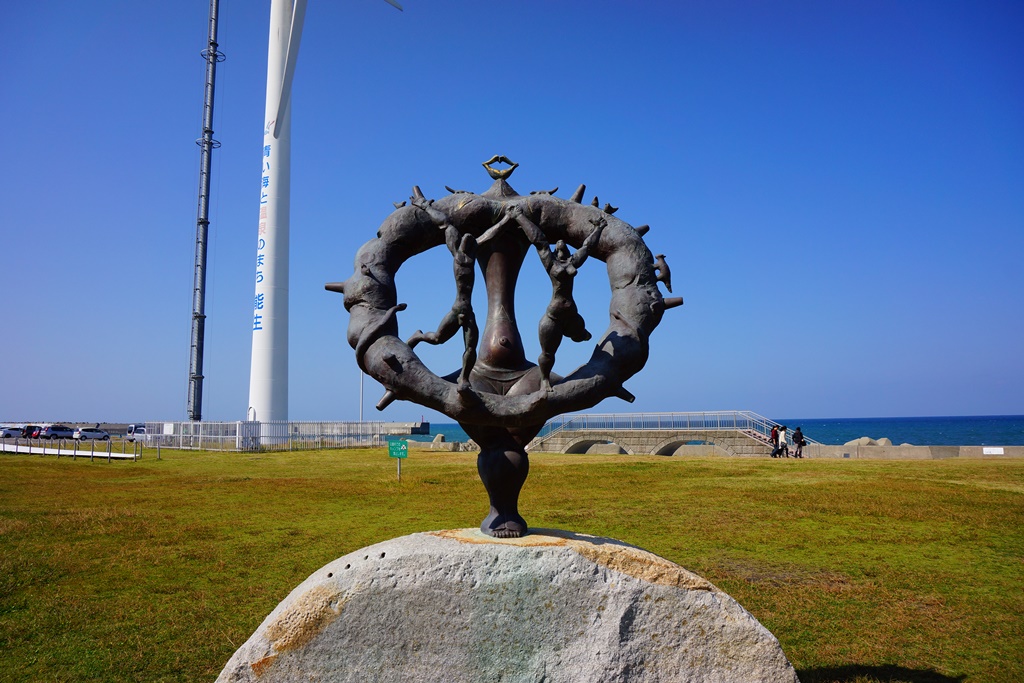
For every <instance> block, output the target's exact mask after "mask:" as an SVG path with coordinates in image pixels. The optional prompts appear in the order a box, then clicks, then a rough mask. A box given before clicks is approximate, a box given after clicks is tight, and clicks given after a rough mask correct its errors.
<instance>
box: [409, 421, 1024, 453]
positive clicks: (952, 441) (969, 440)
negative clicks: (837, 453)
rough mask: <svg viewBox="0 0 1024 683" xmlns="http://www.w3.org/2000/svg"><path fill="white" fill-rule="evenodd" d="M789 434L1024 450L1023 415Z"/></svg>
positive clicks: (809, 426) (459, 437)
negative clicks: (885, 439)
mask: <svg viewBox="0 0 1024 683" xmlns="http://www.w3.org/2000/svg"><path fill="white" fill-rule="evenodd" d="M776 421H777V422H780V423H782V424H784V425H786V426H787V427H789V431H790V433H792V432H793V430H794V429H796V428H797V427H801V428H802V430H803V433H804V434H806V435H807V436H808V437H810V438H812V439H814V440H816V441H820V442H821V443H823V444H830V445H841V444H844V443H846V442H847V441H853V440H854V439H859V438H860V437H862V436H869V437H871V438H872V439H881V438H888V439H890V440H891V441H892V442H893V444H895V445H899V444H902V443H909V444H913V445H915V446H1024V415H989V416H970V417H853V418H848V417H847V418H829V419H821V418H814V419H796V418H788V419H776ZM437 434H444V438H445V441H468V440H469V437H468V436H466V432H464V431H462V428H461V427H459V425H457V424H454V423H445V422H438V423H433V422H432V423H431V424H430V435H429V436H427V435H425V434H424V435H419V436H407V437H403V438H406V439H411V440H416V441H431V440H432V439H433V438H434V436H435V435H437Z"/></svg>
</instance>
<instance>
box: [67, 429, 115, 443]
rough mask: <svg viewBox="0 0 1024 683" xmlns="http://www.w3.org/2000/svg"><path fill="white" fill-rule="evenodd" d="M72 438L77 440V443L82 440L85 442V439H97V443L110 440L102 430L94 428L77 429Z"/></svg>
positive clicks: (108, 435)
mask: <svg viewBox="0 0 1024 683" xmlns="http://www.w3.org/2000/svg"><path fill="white" fill-rule="evenodd" d="M73 438H75V439H78V440H79V441H82V440H85V439H97V440H99V441H109V440H110V434H107V433H106V432H105V431H103V430H102V429H96V428H95V427H79V428H78V429H76V430H75V435H74V437H73Z"/></svg>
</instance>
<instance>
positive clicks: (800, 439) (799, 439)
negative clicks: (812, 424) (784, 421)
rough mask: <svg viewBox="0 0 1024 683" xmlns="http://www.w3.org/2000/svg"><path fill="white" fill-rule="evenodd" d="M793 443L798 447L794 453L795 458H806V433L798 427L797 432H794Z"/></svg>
mask: <svg viewBox="0 0 1024 683" xmlns="http://www.w3.org/2000/svg"><path fill="white" fill-rule="evenodd" d="M793 443H794V444H795V445H796V451H795V452H794V453H793V457H794V458H802V457H804V446H806V445H807V440H806V439H804V433H803V432H802V431H800V428H799V427H797V428H796V431H795V432H793Z"/></svg>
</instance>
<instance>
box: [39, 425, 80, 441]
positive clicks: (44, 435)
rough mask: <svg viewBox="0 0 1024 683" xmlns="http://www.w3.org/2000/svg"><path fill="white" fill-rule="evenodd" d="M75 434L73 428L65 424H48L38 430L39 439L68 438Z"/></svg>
mask: <svg viewBox="0 0 1024 683" xmlns="http://www.w3.org/2000/svg"><path fill="white" fill-rule="evenodd" d="M74 435H75V430H73V429H72V428H71V427H68V426H66V425H48V426H46V427H44V428H43V430H42V431H41V432H39V438H40V439H70V438H71V437H73V436H74Z"/></svg>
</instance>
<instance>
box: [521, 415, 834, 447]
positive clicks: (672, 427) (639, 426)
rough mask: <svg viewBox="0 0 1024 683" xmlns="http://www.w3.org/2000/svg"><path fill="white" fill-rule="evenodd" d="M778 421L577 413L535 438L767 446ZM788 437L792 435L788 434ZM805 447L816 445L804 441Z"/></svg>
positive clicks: (550, 425) (551, 424) (557, 420)
mask: <svg viewBox="0 0 1024 683" xmlns="http://www.w3.org/2000/svg"><path fill="white" fill-rule="evenodd" d="M777 426H779V423H778V422H774V421H772V420H769V419H768V418H766V417H764V416H762V415H758V414H757V413H752V412H750V411H747V410H717V411H705V412H699V413H696V412H695V413H581V414H576V415H562V416H560V417H558V418H555V419H554V420H551V421H549V422H548V423H547V424H546V425H544V428H543V429H542V430H541V431H540V433H539V434H538V435H537V438H538V439H548V438H551V437H553V436H557V435H558V434H559V433H560V432H567V431H580V430H590V431H593V430H601V431H615V430H630V431H640V430H661V431H679V432H744V433H746V434H747V435H748V436H750V437H752V438H755V439H757V440H759V441H763V442H765V443H770V440H771V431H772V427H777ZM789 436H792V435H791V434H790V435H789ZM804 438H805V439H806V440H807V443H808V444H816V443H818V442H817V441H815V440H814V439H808V438H806V437H804Z"/></svg>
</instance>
